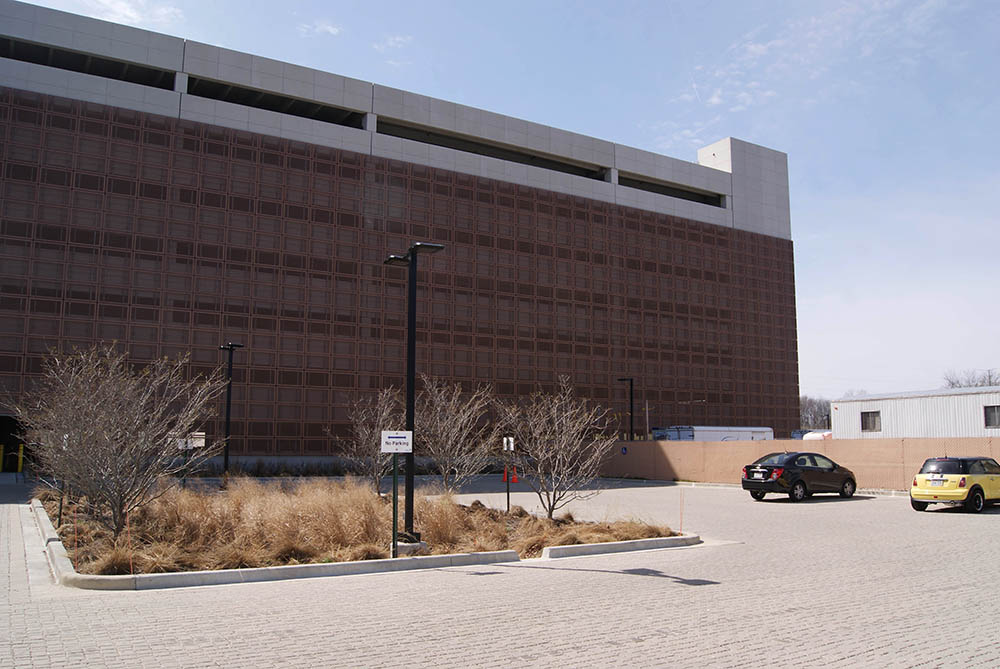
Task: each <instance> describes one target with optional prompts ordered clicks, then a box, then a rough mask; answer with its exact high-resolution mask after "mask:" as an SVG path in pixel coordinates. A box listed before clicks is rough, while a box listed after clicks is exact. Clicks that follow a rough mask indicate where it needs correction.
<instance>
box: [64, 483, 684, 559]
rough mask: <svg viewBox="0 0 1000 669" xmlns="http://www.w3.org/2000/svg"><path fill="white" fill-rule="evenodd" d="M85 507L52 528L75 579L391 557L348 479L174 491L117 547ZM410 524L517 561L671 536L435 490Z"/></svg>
mask: <svg viewBox="0 0 1000 669" xmlns="http://www.w3.org/2000/svg"><path fill="white" fill-rule="evenodd" d="M430 493H434V494H430ZM45 507H46V510H47V511H48V513H49V516H50V517H51V518H53V519H55V517H56V511H57V508H58V496H54V497H53V496H51V495H49V496H48V498H47V499H46V500H45ZM86 509H87V505H86V500H85V499H76V500H69V499H67V501H65V502H64V507H63V523H62V526H61V527H59V528H58V531H59V535H60V538H61V539H62V541H63V544H64V545H65V546H66V549H67V552H69V554H70V556H71V559H72V560H73V562H74V564H75V565H76V568H77V570H78V571H80V572H82V573H93V574H128V573H156V572H171V571H190V570H205V569H238V568H248V567H264V566H273V565H281V564H302V563H314V562H340V561H353V560H376V559H382V558H386V557H389V555H390V544H391V536H392V504H391V501H390V500H388V499H386V498H384V497H380V496H378V495H376V494H375V492H374V491H373V490H372V489H371V488H370V487H368V486H367V485H366V484H364V483H362V482H360V481H357V480H353V479H350V478H347V479H345V480H341V481H310V482H306V483H301V484H299V485H297V486H291V487H290V488H289V489H288V490H283V489H282V488H281V487H280V486H277V485H262V484H260V483H257V482H256V481H253V480H250V479H239V478H236V479H231V481H230V484H229V486H228V488H227V489H226V490H223V491H218V492H214V491H213V492H204V491H194V490H180V489H176V488H175V489H171V490H168V491H166V492H165V493H164V494H163V495H162V496H161V497H159V498H157V499H156V500H154V501H153V502H151V503H149V504H148V505H146V506H145V507H143V508H142V509H140V510H138V511H136V512H135V513H133V514H132V516H131V517H130V519H129V524H128V530H127V532H125V533H122V535H121V536H119V537H118V538H117V540H115V539H114V538H113V537H112V536H111V534H110V532H108V531H107V530H106V529H105V528H103V527H102V526H101V525H99V524H97V523H96V522H94V521H92V520H90V518H89V516H88V515H87V513H86ZM402 521H403V518H402V514H400V518H399V522H400V524H402ZM415 525H416V527H417V529H419V530H420V532H421V538H422V539H423V540H424V541H426V542H427V543H428V545H429V550H430V552H431V553H433V554H446V553H465V552H477V551H497V550H508V549H514V550H516V551H517V552H518V554H519V555H520V556H521V557H522V558H529V557H537V556H538V555H540V554H541V552H542V549H543V548H544V547H545V546H558V545H569V544H578V543H599V542H603V541H622V540H626V539H639V538H648V537H655V536H670V534H672V532H671V531H670V528H667V527H657V526H652V525H648V524H645V523H640V522H638V521H623V522H616V523H580V522H577V521H575V520H574V519H573V517H572V515H570V514H568V513H567V514H564V515H563V516H561V517H560V518H558V519H556V520H549V519H547V518H539V517H535V516H531V515H529V514H528V513H527V512H526V511H525V510H524V509H523V508H522V507H519V506H515V507H512V508H511V512H510V513H509V514H507V513H504V512H502V511H499V510H497V509H491V508H488V507H486V506H484V505H483V504H482V503H481V502H479V501H475V502H473V503H472V504H470V505H468V506H463V505H461V504H457V503H456V502H455V500H454V498H453V497H452V495H450V494H448V493H445V492H441V491H440V490H437V489H431V490H422V491H419V492H418V495H417V498H416V500H415Z"/></svg>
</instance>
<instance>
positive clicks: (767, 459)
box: [754, 453, 788, 465]
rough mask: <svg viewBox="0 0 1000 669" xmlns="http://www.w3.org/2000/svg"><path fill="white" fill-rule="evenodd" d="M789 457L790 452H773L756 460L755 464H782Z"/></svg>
mask: <svg viewBox="0 0 1000 669" xmlns="http://www.w3.org/2000/svg"><path fill="white" fill-rule="evenodd" d="M787 457H788V453H771V454H769V455H765V456H764V457H762V458H759V459H757V460H754V464H755V465H780V464H782V463H783V462H784V461H785V458H787Z"/></svg>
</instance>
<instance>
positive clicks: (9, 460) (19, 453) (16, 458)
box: [0, 416, 27, 472]
mask: <svg viewBox="0 0 1000 669" xmlns="http://www.w3.org/2000/svg"><path fill="white" fill-rule="evenodd" d="M20 431H21V426H20V425H18V422H17V420H15V419H14V417H13V416H0V441H2V443H3V453H2V458H0V471H4V472H19V471H21V470H22V469H23V468H24V459H25V457H26V455H27V453H25V452H24V447H23V446H22V445H21V439H20V438H19V437H18V436H17V435H18V432H20Z"/></svg>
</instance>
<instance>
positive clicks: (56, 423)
mask: <svg viewBox="0 0 1000 669" xmlns="http://www.w3.org/2000/svg"><path fill="white" fill-rule="evenodd" d="M187 363H188V358H187V356H183V357H180V358H178V359H177V360H169V359H166V358H162V359H159V360H155V361H153V362H151V363H148V364H146V365H145V366H143V367H134V366H132V365H131V364H129V362H128V353H125V352H119V351H116V350H115V349H114V348H113V347H110V346H95V347H94V348H91V349H89V350H86V351H81V352H76V353H74V354H72V355H60V354H53V355H52V356H51V357H49V358H48V359H47V360H46V362H45V365H44V368H43V370H42V376H41V378H40V379H39V380H38V382H37V383H36V384H35V387H34V389H33V390H31V391H30V392H28V393H27V394H26V395H25V396H24V397H23V398H22V399H21V400H19V401H18V400H15V401H14V402H12V404H13V406H14V411H15V413H16V416H17V419H18V421H19V422H20V423H21V425H22V426H24V429H25V435H24V436H25V437H26V439H27V440H28V441H30V442H31V448H32V458H33V460H34V465H35V467H36V468H37V469H38V471H39V472H40V473H42V474H43V475H49V476H52V477H54V478H56V479H58V480H60V481H62V482H64V483H66V484H67V485H69V486H71V487H72V488H73V489H74V490H76V491H78V492H79V493H80V494H81V495H83V497H85V498H86V500H87V502H88V504H89V505H90V508H91V510H92V512H93V514H94V517H95V518H96V519H97V520H98V521H99V522H101V523H102V524H104V525H105V526H107V527H108V528H109V529H110V530H112V531H113V532H114V534H115V536H118V534H120V533H121V531H122V529H124V527H125V522H126V518H127V515H128V514H129V513H130V512H132V511H134V510H135V509H136V508H138V507H140V506H142V505H143V504H145V503H147V502H149V501H150V500H151V499H153V498H155V497H157V496H158V495H159V494H162V492H163V491H164V490H166V488H167V487H169V485H170V483H171V482H172V481H176V477H179V476H184V475H186V474H188V473H189V472H191V471H192V470H194V469H196V468H198V467H199V466H200V465H201V464H203V463H204V462H205V460H207V459H208V458H210V457H212V456H213V455H215V454H216V453H218V452H219V450H220V449H221V448H222V446H223V442H222V441H218V442H215V443H214V444H206V445H205V447H203V448H198V449H194V450H193V451H191V453H190V456H189V457H187V458H181V452H180V451H179V450H178V449H179V440H180V439H182V438H186V437H187V436H188V435H189V434H190V433H191V432H192V431H193V430H195V428H196V427H198V426H199V424H200V422H201V421H202V420H203V418H205V416H206V414H207V412H208V409H209V407H210V403H211V402H212V401H213V400H215V399H216V398H217V397H219V395H220V394H221V393H222V392H223V390H224V389H225V387H226V381H225V378H224V377H223V375H222V373H221V369H216V370H215V372H213V374H212V375H211V376H209V377H208V378H201V377H196V378H193V379H187V380H186V379H185V370H186V369H187ZM171 477H173V478H171ZM161 481H162V482H165V483H166V484H167V485H165V486H164V485H160V486H158V485H157V484H158V483H160V482H161Z"/></svg>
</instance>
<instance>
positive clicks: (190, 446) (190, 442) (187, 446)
mask: <svg viewBox="0 0 1000 669" xmlns="http://www.w3.org/2000/svg"><path fill="white" fill-rule="evenodd" d="M204 447H205V433H204V432H192V433H191V434H189V435H188V436H186V437H181V438H180V439H178V440H177V448H179V449H180V450H182V451H190V450H194V449H196V448H204Z"/></svg>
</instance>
